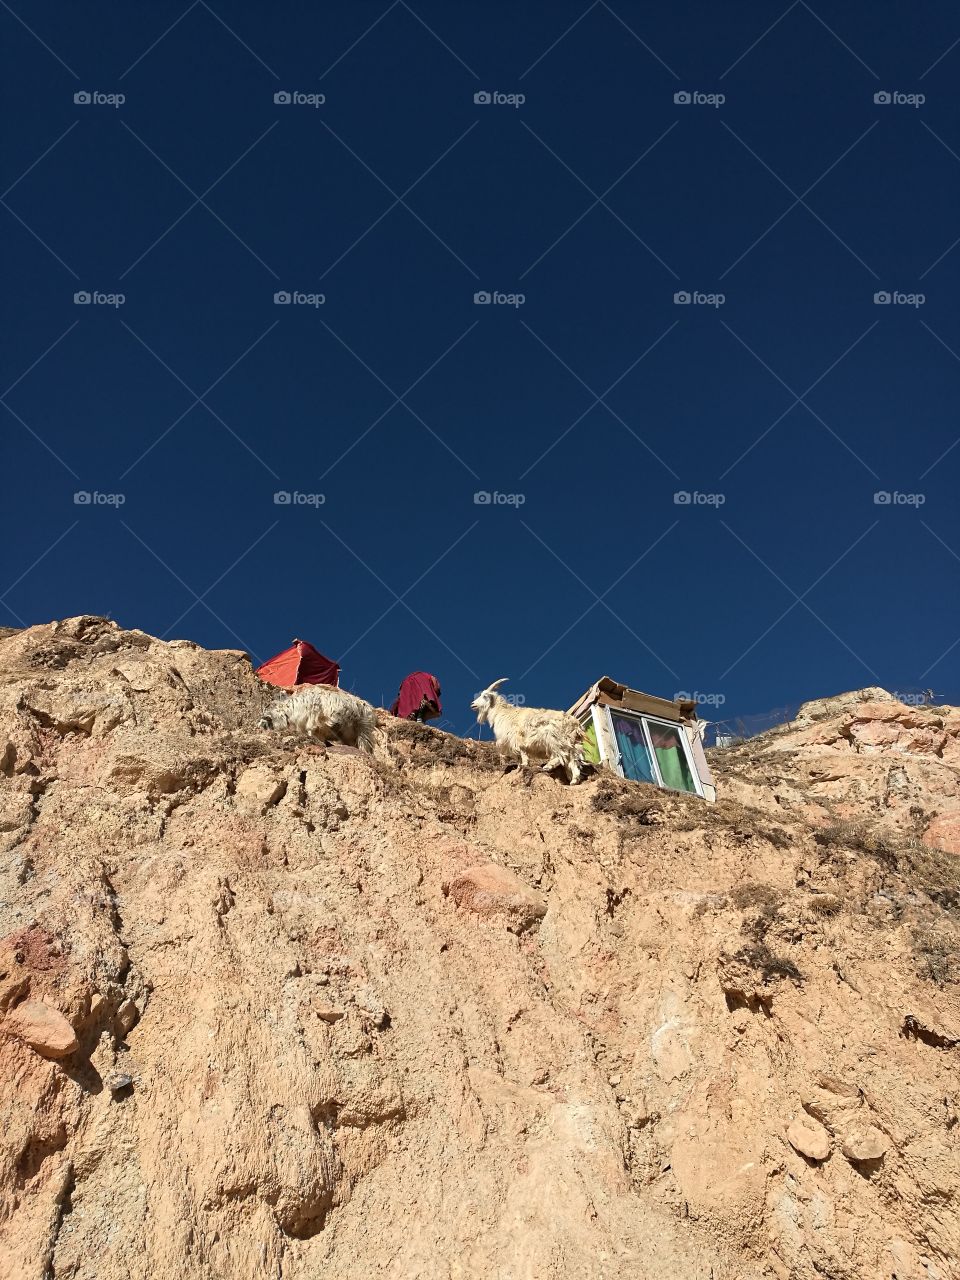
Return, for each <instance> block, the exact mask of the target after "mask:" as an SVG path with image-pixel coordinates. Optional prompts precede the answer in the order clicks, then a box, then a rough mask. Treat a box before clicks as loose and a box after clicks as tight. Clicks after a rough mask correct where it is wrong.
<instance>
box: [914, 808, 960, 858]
mask: <svg viewBox="0 0 960 1280" xmlns="http://www.w3.org/2000/svg"><path fill="white" fill-rule="evenodd" d="M923 843H924V844H926V845H929V846H930V848H931V849H942V850H943V852H944V853H960V813H943V814H941V815H940V817H939V818H934V820H933V821H932V822H931V823H930V825H929V826H928V827H927V829H926V831H925V832H924V833H923Z"/></svg>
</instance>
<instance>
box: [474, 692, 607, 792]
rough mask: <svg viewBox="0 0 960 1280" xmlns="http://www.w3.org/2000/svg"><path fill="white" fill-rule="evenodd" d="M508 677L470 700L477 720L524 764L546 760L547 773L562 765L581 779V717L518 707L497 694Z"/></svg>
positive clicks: (572, 778) (570, 775)
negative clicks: (531, 759)
mask: <svg viewBox="0 0 960 1280" xmlns="http://www.w3.org/2000/svg"><path fill="white" fill-rule="evenodd" d="M506 680H507V677H506V676H504V677H503V679H501V680H494V682H493V684H491V685H488V686H487V688H486V689H484V690H483V692H482V693H478V694H477V696H476V697H475V698H474V700H473V702H471V703H470V706H471V707H472V708H473V710H474V711H476V713H477V723H478V724H489V725H490V727H491V729H492V730H493V736H494V738H496V740H497V745H498V746H503V747H506V748H507V750H508V751H511V752H513V753H514V754H515V755H518V756H519V757H520V763H521V764H523V765H526V764H529V763H530V757H531V756H532V757H533V758H534V759H535V760H544V761H546V763H545V764H544V766H543V771H544V772H545V773H547V772H549V770H551V769H556V768H558V767H560V766H561V765H562V766H563V768H564V769H565V770H566V774H567V777H568V778H569V779H570V782H571V783H574V782H579V781H580V772H581V769H582V766H583V751H582V747H581V739H582V737H583V727H582V726H581V724H580V722H579V720H577V719H575V717H574V716H568V715H567V713H566V712H565V711H546V710H542V709H541V708H539V707H515V706H514V705H513V704H512V703H510V702H508V701H507V700H506V698H504V697H503V696H502V695H501V694H499V693H497V689H498V688H499V687H500V685H502V684H505V683H506Z"/></svg>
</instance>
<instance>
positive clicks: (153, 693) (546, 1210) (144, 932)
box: [0, 618, 960, 1280]
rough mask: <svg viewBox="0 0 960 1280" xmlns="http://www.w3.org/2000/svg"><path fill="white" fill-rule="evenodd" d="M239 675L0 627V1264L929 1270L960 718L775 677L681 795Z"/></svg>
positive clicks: (207, 1271)
mask: <svg viewBox="0 0 960 1280" xmlns="http://www.w3.org/2000/svg"><path fill="white" fill-rule="evenodd" d="M269 697H270V694H269V691H267V690H264V689H263V688H262V687H261V686H260V685H259V683H258V681H257V680H256V678H255V676H254V675H253V673H252V671H251V669H250V664H249V662H248V661H247V659H246V658H245V656H244V655H243V654H239V653H236V652H233V651H221V652H207V651H204V650H202V649H199V648H198V647H196V646H195V645H192V644H191V643H189V642H186V641H179V642H174V643H170V644H167V643H162V642H160V641H158V640H154V639H152V638H151V637H149V636H147V635H145V634H143V633H141V632H137V631H123V630H121V629H120V628H118V627H117V626H116V625H115V624H113V623H111V622H108V621H105V620H102V619H97V618H74V619H68V620H66V621H65V622H61V623H54V624H50V625H48V626H39V627H33V628H30V629H28V630H26V631H21V632H15V633H12V634H9V635H7V636H5V637H2V638H0V841H2V858H0V1275H2V1276H4V1277H10V1278H11V1280H50V1278H56V1280H60V1278H62V1277H70V1278H71V1280H132V1278H133V1277H138V1278H139V1277H142V1276H157V1277H177V1278H178V1280H180V1278H183V1280H234V1278H239V1277H243V1278H244V1280H245V1278H246V1277H253V1276H257V1277H261V1276H262V1277H276V1278H279V1277H283V1280H314V1278H316V1280H319V1278H320V1277H324V1278H325V1280H329V1278H332V1280H341V1278H342V1280H348V1278H350V1280H352V1278H356V1280H361V1277H362V1278H363V1280H366V1278H367V1277H369V1276H371V1275H380V1276H384V1277H398V1278H399V1277H414V1276H416V1277H421V1276H429V1277H431V1278H434V1277H435V1278H436V1280H468V1278H472V1277H477V1278H478V1280H479V1278H480V1277H483V1278H484V1280H488V1278H496V1280H554V1278H555V1280H560V1278H561V1277H563V1278H565V1280H566V1278H568V1277H573V1278H577V1280H579V1278H581V1277H582V1278H583V1280H607V1278H612V1277H630V1278H636V1277H640V1278H643V1277H649V1278H650V1280H653V1278H654V1277H657V1278H658V1280H659V1278H661V1277H664V1276H670V1277H672V1278H676V1280H708V1278H711V1277H712V1280H759V1277H776V1278H777V1280H788V1278H789V1280H815V1278H816V1277H821V1278H822V1277H825V1276H829V1277H836V1278H837V1280H854V1278H858V1277H866V1276H869V1277H891V1278H892V1277H897V1280H948V1278H951V1277H955V1276H957V1275H958V1268H957V1263H956V1259H957V1258H958V1257H960V1219H958V1206H957V1196H958V1190H960V1160H958V1156H960V1124H958V1119H960V1097H958V1094H960V1085H958V1080H960V1072H958V1067H960V1001H958V985H957V982H958V976H960V967H958V966H960V941H958V931H957V926H956V922H955V916H956V912H957V910H958V904H960V879H958V876H957V871H956V865H957V864H956V856H955V854H954V853H953V852H950V846H949V844H948V843H946V842H945V839H944V838H941V839H940V843H939V844H937V843H936V842H926V843H925V842H924V833H925V832H927V831H928V830H929V829H930V827H931V826H933V825H934V824H935V823H939V824H940V825H939V827H937V828H935V829H936V830H939V831H941V832H942V831H946V830H948V827H947V824H946V823H945V822H944V821H943V820H944V819H945V818H947V817H949V815H951V814H955V813H958V812H960V751H958V730H960V711H957V710H955V709H950V708H936V709H932V708H930V709H922V708H908V707H904V706H903V705H902V704H900V703H897V702H896V700H895V699H892V698H890V696H889V695H887V694H885V693H884V692H883V691H882V690H868V691H864V692H863V694H862V695H860V694H857V695H844V696H842V697H840V698H831V699H824V700H822V702H820V703H818V704H808V708H807V709H806V710H805V714H804V716H803V717H802V719H801V720H800V721H798V723H797V724H796V725H794V726H792V727H791V728H790V729H789V730H788V731H778V732H777V733H776V734H773V735H767V736H766V737H765V738H764V739H760V740H755V741H754V742H752V743H748V744H746V745H745V746H744V747H741V748H733V749H730V750H729V751H726V752H723V753H716V755H715V758H714V760H713V765H714V768H715V771H716V773H717V780H718V787H719V792H720V799H719V801H718V803H717V804H716V805H715V806H708V805H706V804H704V803H703V802H701V801H699V800H697V799H696V798H695V797H686V796H679V795H673V794H667V793H661V792H658V791H656V790H655V789H652V788H649V787H645V786H641V785H636V784H630V783H624V782H621V781H620V780H618V779H613V778H611V777H609V776H606V775H594V776H592V777H591V778H589V779H587V780H586V781H584V782H583V783H581V784H580V785H579V786H576V787H567V786H565V785H563V784H562V783H561V782H558V781H557V780H556V779H554V778H552V777H548V776H546V775H543V774H542V773H540V772H537V771H533V770H523V769H515V770H511V771H508V772H504V770H503V768H502V764H501V762H500V760H499V757H498V756H497V753H496V750H495V748H493V747H492V746H490V745H488V744H480V743H476V742H469V741H461V740H459V739H456V738H451V737H449V736H448V735H445V734H443V733H440V732H438V731H436V730H433V729H429V728H423V727H420V726H417V725H412V724H406V723H402V722H398V721H392V720H390V719H389V718H388V717H386V716H384V717H382V719H381V724H382V728H381V732H380V733H379V735H378V744H377V749H376V754H375V756H374V757H373V758H371V757H369V756H366V755H364V754H362V753H356V752H342V751H334V750H329V751H328V750H325V749H324V748H322V747H318V746H316V745H313V744H308V743H305V742H303V741H301V740H297V739H294V738H285V737H282V736H280V735H278V734H268V733H261V732H259V731H258V730H257V729H256V727H255V726H256V722H257V719H258V718H259V714H260V710H261V707H262V705H263V704H264V702H265V701H266V700H268V699H269Z"/></svg>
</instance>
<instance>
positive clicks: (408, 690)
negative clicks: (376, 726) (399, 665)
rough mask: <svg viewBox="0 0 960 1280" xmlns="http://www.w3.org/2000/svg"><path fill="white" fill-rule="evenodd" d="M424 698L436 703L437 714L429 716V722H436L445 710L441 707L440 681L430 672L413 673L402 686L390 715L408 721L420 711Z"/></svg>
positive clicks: (432, 713) (433, 713)
mask: <svg viewBox="0 0 960 1280" xmlns="http://www.w3.org/2000/svg"><path fill="white" fill-rule="evenodd" d="M424 698H426V699H427V700H428V701H429V702H434V703H436V707H437V709H436V712H431V713H430V714H428V715H427V719H428V720H436V718H437V716H439V715H440V713H441V711H442V710H443V708H442V707H441V706H440V681H439V680H438V679H437V677H436V676H432V675H431V674H430V672H429V671H411V673H410V675H408V676H407V677H406V679H405V680H404V682H403V684H401V686H400V692H399V694H398V696H397V700H396V701H395V702H394V704H393V706H392V707H391V708H390V714H391V715H393V716H399V717H400V719H401V720H406V719H408V718H409V717H410V716H412V715H413V713H414V712H415V711H419V710H420V704H421V703H422V702H423V699H424Z"/></svg>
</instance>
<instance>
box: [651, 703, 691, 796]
mask: <svg viewBox="0 0 960 1280" xmlns="http://www.w3.org/2000/svg"><path fill="white" fill-rule="evenodd" d="M647 727H648V729H649V730H650V741H651V742H652V743H653V749H654V751H655V752H656V756H657V764H658V765H659V767H660V777H661V778H662V779H663V785H664V786H665V787H672V788H673V789H674V791H696V789H697V788H696V786H695V785H694V781H693V777H692V775H691V773H690V766H689V765H688V764H687V757H686V755H685V754H684V750H683V745H682V743H681V742H680V731H679V730H678V729H674V728H672V727H670V726H668V725H664V724H654V723H653V722H652V721H650V720H648V721H647Z"/></svg>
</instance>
